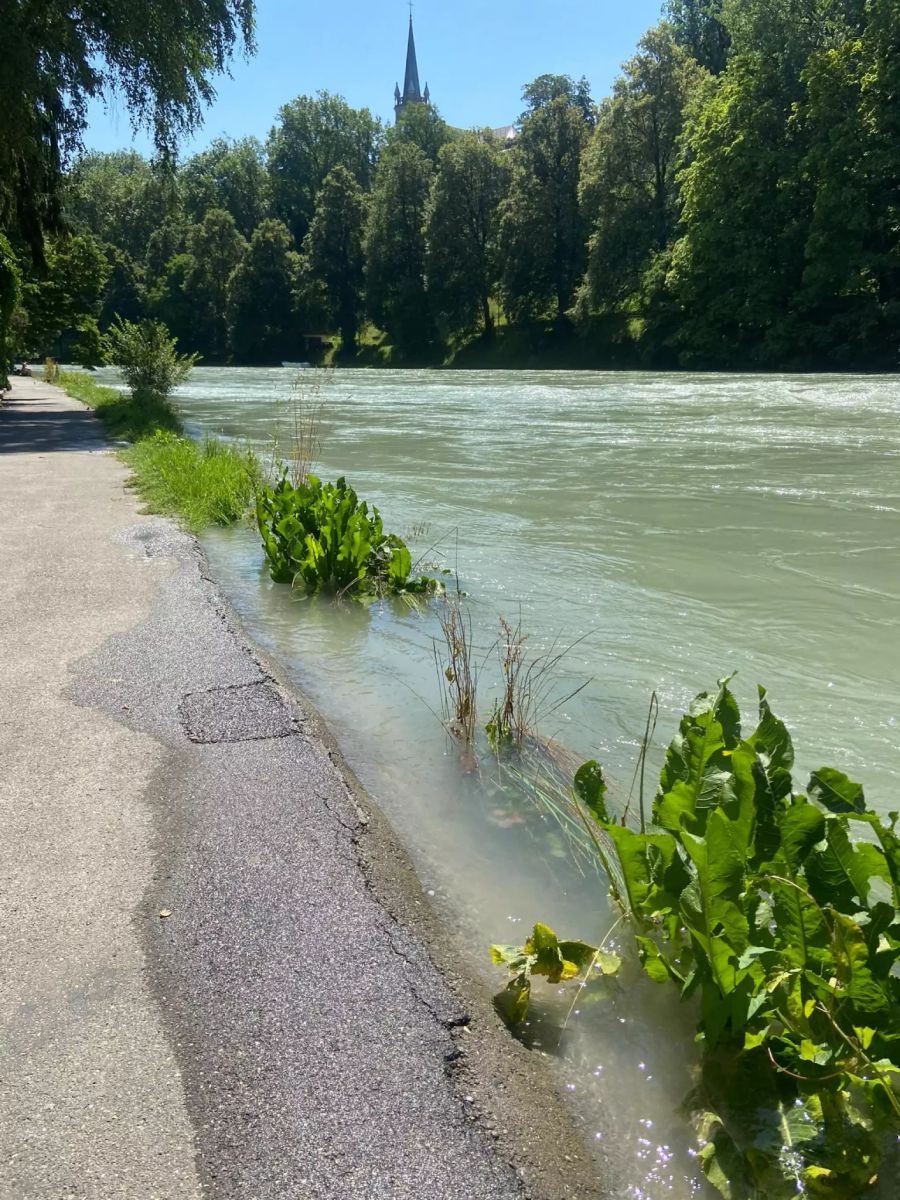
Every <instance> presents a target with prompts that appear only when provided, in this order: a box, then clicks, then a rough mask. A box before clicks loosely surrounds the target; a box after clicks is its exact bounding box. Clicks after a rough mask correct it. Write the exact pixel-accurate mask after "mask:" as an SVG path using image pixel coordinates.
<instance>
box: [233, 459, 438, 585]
mask: <svg viewBox="0 0 900 1200" xmlns="http://www.w3.org/2000/svg"><path fill="white" fill-rule="evenodd" d="M256 518H257V523H258V525H259V531H260V534H261V535H262V539H263V546H264V548H265V551H266V557H267V558H268V560H269V573H270V574H271V576H272V578H273V579H274V580H275V582H276V583H290V584H293V585H294V586H296V587H301V588H303V589H304V590H305V591H306V592H309V593H314V592H325V593H328V594H330V595H336V596H344V595H352V596H353V597H354V598H356V599H364V598H366V597H371V596H373V595H380V594H394V595H408V596H423V595H430V594H432V593H434V592H435V591H438V590H439V589H440V586H441V585H440V584H439V583H438V582H437V581H436V580H434V579H428V578H427V577H425V576H419V577H416V578H413V576H412V565H413V564H412V555H411V554H410V552H409V550H408V548H407V547H406V545H405V544H404V542H403V541H402V540H401V539H400V538H399V537H396V536H394V535H392V534H385V532H384V525H383V523H382V520H381V515H380V513H379V512H378V509H377V508H375V507H374V506H373V507H371V508H370V507H369V505H368V504H367V503H366V502H365V501H364V500H363V501H360V500H359V498H358V497H357V495H356V492H355V491H354V490H353V488H352V487H350V485H349V484H348V483H347V481H346V479H343V478H341V479H339V480H338V481H337V483H322V481H321V480H320V479H317V478H316V476H315V475H308V476H307V477H306V479H305V481H303V482H300V483H297V484H294V483H292V482H291V481H290V479H289V478H288V477H287V474H285V475H283V476H282V478H281V479H280V480H279V482H278V483H277V484H276V485H275V486H274V487H269V488H264V489H263V490H262V491H260V492H259V493H258V495H257V501H256Z"/></svg>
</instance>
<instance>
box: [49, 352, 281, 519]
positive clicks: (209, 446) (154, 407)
mask: <svg viewBox="0 0 900 1200" xmlns="http://www.w3.org/2000/svg"><path fill="white" fill-rule="evenodd" d="M57 383H58V386H59V387H61V388H62V389H63V391H65V392H66V393H67V394H68V395H70V396H72V397H73V398H74V399H76V400H80V401H81V402H82V403H83V404H86V405H87V406H88V407H89V408H91V409H93V410H94V412H95V413H96V415H97V416H98V417H99V419H100V420H101V421H102V422H103V425H104V428H105V429H106V432H107V433H108V434H109V435H110V437H112V438H115V439H120V440H123V441H127V442H130V443H131V445H130V446H128V447H126V448H123V450H122V451H121V457H122V459H123V461H124V462H125V463H127V465H128V466H129V467H130V468H131V471H132V478H131V481H130V484H131V486H132V487H133V488H134V490H135V492H137V494H138V495H139V496H140V498H141V499H142V500H143V501H144V503H145V504H146V506H147V511H148V512H152V513H160V514H161V515H163V516H168V517H176V518H177V519H178V520H179V521H180V523H181V524H182V525H183V526H184V528H185V529H187V530H188V531H189V532H191V533H196V532H198V531H199V530H201V529H203V528H205V527H206V526H209V525H232V524H234V523H235V522H236V521H239V520H241V518H242V517H243V516H244V515H245V514H246V513H247V512H248V510H249V509H250V507H251V505H252V504H253V501H254V498H255V496H256V492H257V489H258V488H259V487H261V486H262V484H263V482H264V472H263V468H262V465H261V463H260V461H259V459H258V458H257V456H256V455H255V454H254V452H253V451H252V450H250V449H248V448H247V447H243V446H235V445H232V444H231V443H229V442H222V441H218V440H217V439H215V438H206V439H205V440H204V441H203V442H201V443H198V442H195V441H193V440H192V439H191V438H188V437H185V436H184V434H183V427H182V424H181V421H180V419H179V417H178V414H177V412H176V411H175V409H174V408H173V406H172V405H171V404H170V403H169V401H168V400H165V399H163V398H161V397H159V396H155V395H152V394H146V393H145V394H139V395H137V396H135V395H131V394H128V393H122V392H119V391H118V390H117V389H116V388H111V387H104V386H103V385H102V384H99V383H97V381H96V380H95V379H94V378H93V377H92V376H91V375H89V374H88V373H87V372H85V371H63V372H61V373H60V376H59V379H58V381H57Z"/></svg>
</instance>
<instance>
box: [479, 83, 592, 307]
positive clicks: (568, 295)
mask: <svg viewBox="0 0 900 1200" xmlns="http://www.w3.org/2000/svg"><path fill="white" fill-rule="evenodd" d="M542 78H546V77H542ZM569 82H570V83H571V81H569ZM536 83H540V80H538V81H536ZM535 87H536V84H532V85H530V87H529V88H526V89H525V95H526V99H528V98H529V95H530V94H531V93H533V89H534V88H535ZM589 133H590V125H589V123H588V120H587V118H586V116H585V110H584V107H583V105H582V104H581V103H580V102H579V101H578V99H577V96H576V97H575V98H572V97H570V96H569V95H567V94H560V95H557V96H556V97H555V99H550V98H549V92H548V91H547V90H546V89H545V88H544V87H542V88H541V89H540V102H539V103H537V105H536V106H534V103H533V102H532V108H531V111H530V112H529V113H528V114H527V115H526V117H525V118H524V120H523V121H522V124H521V129H520V133H519V137H518V140H517V141H516V144H515V146H514V147H513V149H512V151H511V152H510V154H511V161H512V164H513V170H512V184H511V187H510V191H509V195H508V197H507V199H506V200H505V201H504V203H503V211H502V214H501V223H500V244H501V254H502V257H503V264H504V266H503V275H502V279H501V295H502V298H503V304H504V307H505V309H506V311H507V312H508V313H509V315H510V316H511V317H512V318H513V319H514V320H521V319H523V318H526V317H540V316H543V315H545V314H550V313H552V314H553V315H554V316H555V317H556V319H557V320H562V319H563V317H564V315H565V313H566V311H567V309H568V308H569V305H570V304H571V302H572V297H573V293H574V290H575V285H576V284H577V282H578V280H579V278H580V276H581V273H582V270H583V259H584V242H585V236H584V225H583V222H582V218H581V212H580V209H579V202H578V181H579V174H580V166H581V154H582V150H583V149H584V146H585V143H586V142H587V139H588V135H589Z"/></svg>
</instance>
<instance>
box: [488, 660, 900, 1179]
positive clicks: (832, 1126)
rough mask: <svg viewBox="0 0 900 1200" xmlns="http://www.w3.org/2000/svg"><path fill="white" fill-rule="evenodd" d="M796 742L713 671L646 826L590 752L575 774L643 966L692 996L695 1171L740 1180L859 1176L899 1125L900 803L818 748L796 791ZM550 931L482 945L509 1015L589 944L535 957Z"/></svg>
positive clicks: (584, 955) (764, 706) (582, 967)
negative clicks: (891, 803)
mask: <svg viewBox="0 0 900 1200" xmlns="http://www.w3.org/2000/svg"><path fill="white" fill-rule="evenodd" d="M793 761H794V752H793V745H792V742H791V738H790V735H789V733H788V731H787V729H786V728H785V726H784V725H783V723H782V722H781V721H780V720H779V719H778V718H777V717H776V716H775V715H774V714H773V713H772V711H771V709H770V708H769V705H768V702H767V699H766V693H765V691H764V690H763V689H760V698H759V722H758V725H757V727H756V729H755V730H754V731H753V732H752V733H751V734H750V735H749V736H746V737H744V736H743V735H742V733H741V725H740V713H739V710H738V706H737V703H736V701H735V699H734V696H733V695H732V693H731V691H730V689H729V687H728V682H727V681H725V682H723V683H722V684H721V685H720V687H719V689H718V691H717V692H716V693H713V694H704V695H701V696H698V697H697V699H696V700H695V701H694V703H693V704H692V706H691V708H690V711H689V712H688V713H687V714H686V715H685V716H684V718H683V719H682V722H681V725H680V728H679V732H678V734H677V736H676V737H675V739H674V741H673V742H672V744H671V746H670V748H669V752H668V755H667V757H666V760H665V764H664V766H663V770H662V774H661V779H660V785H659V789H658V791H657V794H656V798H655V801H654V804H653V809H652V814H651V818H650V820H649V821H648V822H646V828H645V829H644V830H636V829H632V828H630V827H629V826H628V825H626V824H625V823H624V822H623V821H622V820H614V819H612V818H611V817H610V815H609V813H608V811H607V802H606V791H607V789H606V783H605V781H604V778H603V773H602V770H601V768H600V766H599V765H598V764H597V763H595V762H591V763H587V764H585V765H584V766H583V767H582V768H581V769H580V770H579V772H578V774H577V776H576V780H575V792H576V796H577V799H578V803H579V806H580V808H581V810H582V813H583V816H584V820H585V825H586V827H587V828H589V829H590V831H591V837H592V840H593V842H594V845H595V849H596V851H597V854H598V858H599V860H600V861H601V862H602V863H603V866H604V868H605V870H606V873H607V875H608V878H609V882H610V888H611V891H612V895H613V897H614V899H615V900H616V902H617V904H618V905H619V907H620V909H621V910H622V914H623V916H624V917H625V918H627V920H628V921H629V922H630V925H631V929H632V932H633V936H634V946H635V950H636V952H637V954H638V956H639V958H640V961H641V963H642V965H643V967H644V970H645V971H646V973H647V975H648V976H649V977H650V978H651V979H652V980H655V981H657V982H659V983H660V984H664V985H668V986H673V985H674V986H675V987H677V988H678V990H679V992H680V994H681V996H682V998H683V999H686V1000H688V999H693V1001H694V1002H695V1003H696V1004H697V1007H698V1011H699V1020H698V1036H697V1040H698V1043H699V1045H700V1048H701V1064H700V1080H699V1084H698V1087H697V1089H696V1091H695V1093H694V1094H693V1095H692V1096H691V1098H690V1100H689V1109H690V1112H691V1115H692V1118H693V1120H694V1123H695V1127H696V1128H697V1130H698V1133H699V1134H700V1136H701V1138H702V1140H703V1142H704V1146H703V1149H702V1151H701V1162H702V1165H703V1168H704V1170H705V1172H706V1174H707V1176H708V1177H709V1179H710V1180H711V1182H712V1183H713V1184H715V1186H716V1187H717V1188H718V1189H719V1190H720V1191H721V1192H722V1194H723V1195H725V1196H728V1197H732V1198H735V1200H736V1198H738V1197H758V1196H760V1197H761V1196H764V1197H766V1198H767V1200H781V1198H782V1197H783V1198H785V1200H786V1198H787V1197H789V1196H796V1195H798V1194H801V1195H810V1196H817V1197H831V1198H833V1200H851V1198H853V1197H858V1196H861V1195H863V1194H865V1193H866V1192H867V1191H868V1190H869V1189H870V1187H871V1186H872V1185H873V1184H874V1183H875V1181H876V1179H877V1176H878V1171H879V1164H880V1163H881V1161H882V1158H883V1154H884V1151H885V1146H886V1145H887V1142H888V1140H889V1139H890V1138H893V1139H896V1137H897V1134H898V1132H900V1099H898V1092H897V1086H896V1079H897V1075H898V1072H900V838H898V836H897V834H896V832H895V826H896V822H897V814H891V817H890V819H889V821H888V822H887V823H886V822H884V821H882V820H881V818H880V817H878V816H877V815H876V814H874V813H872V812H870V811H868V809H867V808H866V804H865V799H864V796H863V789H862V788H861V787H860V786H859V785H858V784H856V783H853V782H851V781H850V780H849V779H848V778H847V777H846V776H845V775H843V774H842V773H841V772H840V771H836V770H833V769H830V768H824V767H823V768H821V769H820V770H818V771H816V772H814V774H813V775H812V777H811V779H810V781H809V785H808V787H807V789H806V793H805V794H798V793H796V792H795V791H794V785H793V781H792V776H791V771H792V767H793ZM855 832H858V833H861V834H862V835H863V837H862V839H861V840H857V839H856V838H855V837H854V833H855ZM539 930H540V931H541V932H540V934H539V935H538V931H539ZM551 937H552V938H553V939H554V940H555V935H552V934H551V931H545V930H543V927H540V926H539V927H537V928H536V930H535V934H534V935H533V936H532V938H531V939H530V941H529V942H528V943H526V945H525V946H524V947H522V948H521V949H516V948H512V949H511V948H509V947H495V948H494V951H493V953H494V958H495V961H501V962H505V963H507V965H508V966H509V967H510V969H511V970H512V972H513V978H512V980H511V981H510V984H509V986H508V987H507V988H505V989H504V991H503V992H502V993H500V996H499V997H498V1007H499V1008H500V1010H501V1012H503V1013H504V1014H505V1015H506V1016H507V1017H508V1019H511V1020H513V1021H515V1020H521V1018H522V1016H523V1015H524V1011H525V1010H526V1009H527V1004H528V996H529V992H530V982H531V976H532V975H534V974H538V973H541V974H547V975H548V977H550V978H551V979H552V978H554V977H555V978H556V980H560V979H564V978H566V977H573V976H574V975H577V974H584V973H585V972H588V973H590V972H589V968H590V965H591V962H592V961H593V958H592V956H593V954H596V953H599V951H594V950H593V949H592V948H591V947H586V946H584V944H583V943H580V942H578V943H575V942H560V943H557V947H558V951H559V958H560V960H561V966H560V968H559V972H557V971H556V966H555V965H554V966H553V969H552V971H548V970H545V967H546V966H547V965H548V964H549V960H550V957H552V954H551V950H552V941H551ZM548 946H549V947H550V949H547V947H548ZM571 947H575V948H576V949H575V952H571V950H570V948H571Z"/></svg>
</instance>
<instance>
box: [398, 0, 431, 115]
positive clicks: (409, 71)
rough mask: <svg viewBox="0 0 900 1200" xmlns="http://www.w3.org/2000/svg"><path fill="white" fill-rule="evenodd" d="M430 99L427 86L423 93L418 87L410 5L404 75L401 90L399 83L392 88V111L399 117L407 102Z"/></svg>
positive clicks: (425, 102)
mask: <svg viewBox="0 0 900 1200" xmlns="http://www.w3.org/2000/svg"><path fill="white" fill-rule="evenodd" d="M430 99H431V97H430V93H429V91H428V87H427V85H426V87H425V94H424V96H423V95H422V89H421V88H420V87H419V63H418V59H417V58H416V36H415V34H414V33H413V19H412V5H410V12H409V39H408V41H407V43H406V75H405V76H404V79H403V91H402V93H401V91H400V87H399V85H398V86H397V87H396V88H395V89H394V112H395V114H396V115H397V116H398V117H399V116H400V111H401V109H403V108H405V107H406V105H407V104H427V103H428V102H429V100H430Z"/></svg>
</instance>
